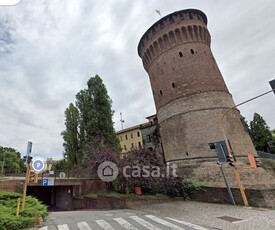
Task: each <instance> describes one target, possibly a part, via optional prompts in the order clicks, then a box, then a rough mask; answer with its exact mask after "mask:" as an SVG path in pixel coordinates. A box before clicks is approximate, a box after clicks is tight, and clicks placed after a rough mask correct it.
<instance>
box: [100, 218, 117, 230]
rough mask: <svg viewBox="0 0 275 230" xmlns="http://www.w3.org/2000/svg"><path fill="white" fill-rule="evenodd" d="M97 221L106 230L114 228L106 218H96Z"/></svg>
mask: <svg viewBox="0 0 275 230" xmlns="http://www.w3.org/2000/svg"><path fill="white" fill-rule="evenodd" d="M96 223H98V225H99V226H100V227H101V228H103V229H105V230H114V229H113V228H112V226H111V225H110V224H109V223H107V222H106V221H105V220H96Z"/></svg>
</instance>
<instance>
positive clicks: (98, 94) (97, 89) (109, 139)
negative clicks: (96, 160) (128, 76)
mask: <svg viewBox="0 0 275 230" xmlns="http://www.w3.org/2000/svg"><path fill="white" fill-rule="evenodd" d="M87 85H88V88H87V89H84V90H81V91H80V92H79V93H78V94H77V95H76V106H77V108H78V109H79V114H80V126H79V128H80V145H81V148H82V149H83V147H84V145H85V144H87V143H88V142H89V141H90V140H91V139H92V138H95V137H96V138H100V139H102V141H103V142H104V143H106V144H108V145H109V144H111V145H112V146H113V147H114V149H115V150H116V151H119V149H120V145H119V140H118V138H117V136H116V133H115V130H114V123H113V120H112V116H113V114H114V111H113V110H112V100H111V99H110V97H109V95H108V91H107V89H106V87H105V85H104V83H103V81H102V79H101V78H100V77H99V76H98V75H96V76H95V77H91V78H90V79H89V80H88V82H87Z"/></svg>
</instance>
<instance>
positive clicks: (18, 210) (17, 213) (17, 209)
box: [16, 198, 20, 217]
mask: <svg viewBox="0 0 275 230" xmlns="http://www.w3.org/2000/svg"><path fill="white" fill-rule="evenodd" d="M19 212H20V198H18V199H17V208H16V217H18V216H19Z"/></svg>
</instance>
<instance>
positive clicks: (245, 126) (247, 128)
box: [241, 115, 250, 134]
mask: <svg viewBox="0 0 275 230" xmlns="http://www.w3.org/2000/svg"><path fill="white" fill-rule="evenodd" d="M241 122H242V124H243V127H244V130H245V131H246V132H248V133H249V134H250V127H249V125H248V123H247V121H246V119H245V117H243V116H242V115H241Z"/></svg>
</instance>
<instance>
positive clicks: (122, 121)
mask: <svg viewBox="0 0 275 230" xmlns="http://www.w3.org/2000/svg"><path fill="white" fill-rule="evenodd" d="M124 122H125V121H124V120H123V119H122V112H120V123H121V129H123V123H124Z"/></svg>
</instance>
